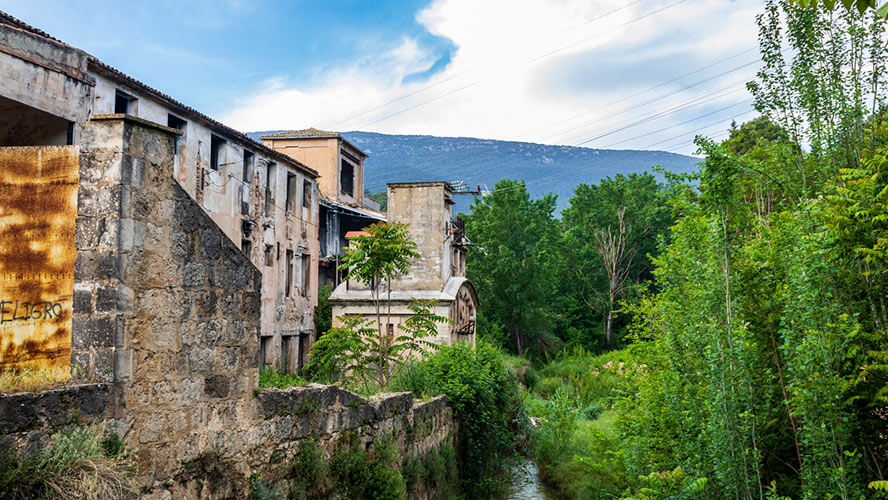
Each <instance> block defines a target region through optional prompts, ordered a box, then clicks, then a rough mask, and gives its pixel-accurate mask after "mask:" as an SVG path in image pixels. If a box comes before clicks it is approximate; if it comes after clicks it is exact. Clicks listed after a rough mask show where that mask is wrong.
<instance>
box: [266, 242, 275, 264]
mask: <svg viewBox="0 0 888 500" xmlns="http://www.w3.org/2000/svg"><path fill="white" fill-rule="evenodd" d="M273 264H274V246H272V245H265V265H266V266H271V265H273Z"/></svg>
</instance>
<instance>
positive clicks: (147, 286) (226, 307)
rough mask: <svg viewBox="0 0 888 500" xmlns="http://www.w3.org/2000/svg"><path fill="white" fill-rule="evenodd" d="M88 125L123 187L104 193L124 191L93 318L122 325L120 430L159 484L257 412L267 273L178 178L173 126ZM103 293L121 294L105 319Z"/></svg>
mask: <svg viewBox="0 0 888 500" xmlns="http://www.w3.org/2000/svg"><path fill="white" fill-rule="evenodd" d="M87 129H90V132H89V133H91V134H93V135H92V138H93V139H94V140H93V141H92V142H91V144H90V146H89V152H88V154H91V155H93V156H94V157H96V158H104V159H105V160H106V161H104V162H102V161H98V162H97V164H99V163H101V164H103V165H104V170H105V172H108V171H111V172H114V171H116V170H117V169H118V168H119V184H118V185H116V186H113V181H112V182H111V184H112V187H111V188H110V189H100V190H99V192H101V193H104V192H108V191H111V192H112V193H117V195H116V196H114V194H109V195H107V196H110V197H111V198H116V199H117V200H118V204H119V220H118V221H117V222H118V229H117V238H116V239H117V254H116V259H111V262H114V263H116V266H114V265H113V264H111V263H110V262H109V264H108V267H109V268H112V269H116V278H114V277H113V274H114V273H109V274H110V275H112V277H111V278H106V275H105V274H103V273H101V272H99V273H97V276H98V277H101V278H106V279H109V281H110V282H109V283H105V284H102V283H99V284H97V285H96V294H95V296H94V298H93V302H92V304H94V309H93V310H92V312H91V314H92V317H91V318H90V319H87V320H86V321H95V322H99V321H101V323H102V326H103V327H104V326H109V328H112V329H113V331H114V338H112V339H111V340H112V341H113V343H114V347H113V350H114V352H115V357H114V359H115V362H114V378H115V379H116V381H117V382H118V383H119V384H118V388H119V391H120V392H119V395H118V398H119V399H118V400H117V401H116V403H117V405H118V407H117V412H116V415H117V417H118V429H119V432H120V433H121V435H123V436H124V437H125V439H126V441H127V442H128V443H129V444H130V445H131V446H132V447H133V448H134V449H135V450H136V454H137V457H138V459H139V462H140V467H141V471H140V472H142V474H143V479H144V481H145V483H146V484H151V483H153V482H155V481H157V480H161V481H163V480H166V479H167V478H168V477H169V475H170V474H171V473H172V472H174V471H175V469H176V465H177V464H180V463H184V462H187V461H188V460H192V459H194V458H195V457H197V455H199V454H200V453H201V452H202V451H204V450H205V449H207V448H211V447H213V446H215V444H216V441H220V440H226V439H228V436H227V434H228V433H229V431H230V429H231V428H232V427H237V426H238V425H239V424H241V425H244V424H247V423H249V420H250V419H249V416H250V415H253V414H255V407H254V406H255V403H254V401H253V398H252V395H251V391H252V389H253V388H255V387H256V386H257V384H258V382H257V377H258V368H257V353H258V342H259V340H258V339H259V334H258V329H259V299H260V279H261V275H260V273H259V271H258V270H257V269H256V268H255V266H253V265H252V264H251V263H250V262H249V261H248V260H247V258H246V257H245V256H244V255H243V254H242V253H241V252H240V250H239V249H238V248H237V247H235V246H234V244H233V243H232V242H231V241H230V240H229V239H228V238H227V237H226V236H225V235H224V233H223V232H222V230H221V229H220V228H219V227H218V226H217V225H216V224H215V223H213V221H212V220H211V219H210V217H209V216H208V215H207V214H206V213H205V212H204V211H203V209H201V207H200V206H198V205H197V203H195V201H194V200H193V199H192V198H191V197H190V196H188V194H187V193H185V191H184V190H183V189H182V188H181V187H180V186H179V185H178V183H176V182H175V181H174V180H173V156H172V147H173V141H172V137H173V135H172V133H170V131H169V130H165V129H164V128H163V127H157V126H151V125H149V124H146V123H143V122H141V121H139V120H136V119H132V118H115V119H109V120H102V121H93V122H91V124H90V126H88V127H87ZM109 205H113V203H110V204H109ZM103 259H104V258H102V259H97V261H98V262H103V261H104V260H103ZM84 260H86V258H84ZM114 282H116V285H117V286H116V287H111V285H113V284H115V283H114ZM80 288H81V289H82V288H84V283H82V282H81V284H80ZM102 290H108V292H106V293H111V292H114V291H116V292H117V294H116V297H115V299H116V300H115V307H111V306H110V304H109V307H108V309H111V310H112V311H113V313H112V314H111V315H110V317H108V320H107V322H106V320H105V319H104V318H105V317H104V316H100V315H101V314H104V313H102V312H100V311H104V308H100V307H99V298H100V296H101V295H100V294H101V293H102ZM109 323H110V324H111V325H113V327H111V326H110V325H109ZM101 329H103V330H104V328H101ZM86 331H87V332H89V327H87V329H86ZM86 337H87V338H89V335H87V336H86ZM102 340H103V341H104V340H108V338H107V337H103V339H102ZM244 417H246V418H244Z"/></svg>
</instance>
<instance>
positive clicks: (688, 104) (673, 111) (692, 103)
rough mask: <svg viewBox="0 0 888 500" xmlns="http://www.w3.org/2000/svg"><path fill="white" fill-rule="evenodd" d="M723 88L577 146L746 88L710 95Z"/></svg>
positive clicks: (577, 144) (579, 143) (580, 143)
mask: <svg viewBox="0 0 888 500" xmlns="http://www.w3.org/2000/svg"><path fill="white" fill-rule="evenodd" d="M734 85H736V84H734ZM723 90H724V88H722V89H720V90H716V91H714V92H710V93H709V94H704V96H703V97H709V98H708V99H706V98H702V97H695V98H693V99H690V100H688V101H685V102H684V103H680V104H678V105H676V106H673V107H671V108H669V109H667V110H665V111H660V112H655V113H654V114H651V115H648V116H646V117H644V118H641V119H638V120H636V121H634V122H631V123H629V124H628V125H625V126H622V127H619V128H616V129H613V130H611V131H610V132H606V133H603V134H599V135H596V136H595V137H591V138H589V139H586V140H584V141H580V142H578V143H576V144H575V146H580V145H583V144H586V143H589V142H592V141H595V140H598V139H601V138H603V137H607V136H609V135H612V134H615V133H617V132H622V131H623V130H626V129H630V128H632V127H635V126H638V125H642V124H644V123H647V122H649V121H651V120H655V119H657V118H662V117H664V116H667V115H669V114H672V113H675V112H678V111H684V110H685V109H688V108H692V107H694V106H699V105H700V104H705V103H707V102H710V101H714V100H716V99H721V98H722V97H725V96H726V95H730V94H733V93H735V92H739V91H741V90H744V88H743V87H741V88H736V89H734V90H731V91H730V92H724V93H722V94H719V95H715V96H714V97H710V96H712V95H713V94H718V93H719V92H722V91H723ZM622 123H625V121H624V122H622Z"/></svg>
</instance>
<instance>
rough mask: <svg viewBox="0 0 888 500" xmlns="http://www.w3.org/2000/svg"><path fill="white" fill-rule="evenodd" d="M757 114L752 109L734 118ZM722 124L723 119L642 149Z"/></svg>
mask: <svg viewBox="0 0 888 500" xmlns="http://www.w3.org/2000/svg"><path fill="white" fill-rule="evenodd" d="M755 112H756V110H754V109H750V110H749V111H746V112H744V113H740V114H739V115H736V116H734V119H736V118H739V117H741V116H746V115H748V114H750V113H755ZM722 122H724V119H722V120H718V121H716V122H712V123H710V124H708V125H704V126H702V127H700V128H698V129H694V130H691V131H690V132H683V133H681V134H679V135H677V136H674V137H670V138H669V139H664V140H662V141H658V142H655V143H653V144H649V145H647V146H645V147H643V148H642V149H648V148H652V147H654V146H657V145H659V144H663V143H664V142H669V141H674V140H675V139H679V138H682V137H685V136H687V135H688V134H696V133H697V132H700V131H702V130H705V129H707V128H709V127H714V126H716V125H718V124H720V123H722Z"/></svg>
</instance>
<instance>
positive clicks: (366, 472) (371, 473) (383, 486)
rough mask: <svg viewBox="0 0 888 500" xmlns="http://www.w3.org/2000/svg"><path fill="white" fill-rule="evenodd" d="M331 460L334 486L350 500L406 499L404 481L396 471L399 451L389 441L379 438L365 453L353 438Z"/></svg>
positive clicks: (347, 440) (350, 437) (330, 467)
mask: <svg viewBox="0 0 888 500" xmlns="http://www.w3.org/2000/svg"><path fill="white" fill-rule="evenodd" d="M345 441H346V443H347V446H345V447H343V448H341V449H340V450H338V451H337V452H336V453H334V454H333V456H331V457H330V463H329V470H330V476H331V477H332V478H333V486H334V489H335V490H336V492H337V493H338V494H339V495H340V496H341V497H342V498H348V499H351V500H400V499H403V498H404V497H405V496H406V490H405V484H404V478H403V477H401V472H400V471H399V470H398V468H397V464H398V461H399V459H398V450H397V448H395V446H394V443H393V442H392V440H391V439H385V438H379V439H377V440H376V441H375V442H374V443H373V447H372V448H371V449H370V450H368V451H364V450H363V449H361V440H360V439H358V438H357V436H356V435H348V436H347V437H346V439H345Z"/></svg>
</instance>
